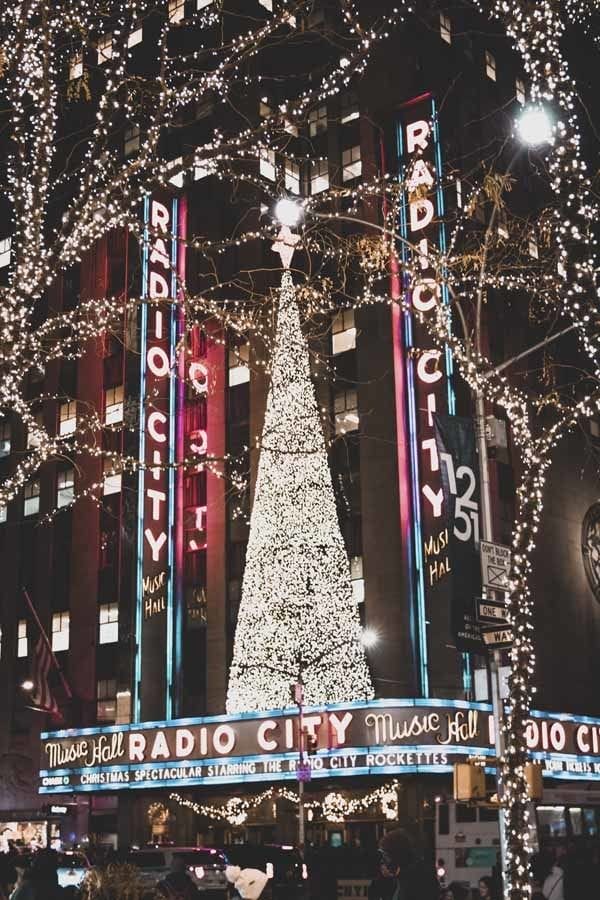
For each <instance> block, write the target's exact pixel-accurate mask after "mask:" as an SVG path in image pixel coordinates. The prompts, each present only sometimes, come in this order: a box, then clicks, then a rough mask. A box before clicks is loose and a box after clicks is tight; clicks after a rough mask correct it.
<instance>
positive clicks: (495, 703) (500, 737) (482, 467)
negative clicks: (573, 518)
mask: <svg viewBox="0 0 600 900" xmlns="http://www.w3.org/2000/svg"><path fill="white" fill-rule="evenodd" d="M475 404H476V431H477V449H478V456H479V480H480V485H481V537H482V538H483V540H484V541H492V540H493V526H492V495H491V491H490V472H489V465H488V451H487V442H486V439H485V429H486V422H485V400H484V396H483V393H482V392H481V391H477V393H476V395H475ZM501 661H502V656H501V653H500V650H494V651H493V652H492V654H491V655H490V657H489V669H490V687H491V693H492V712H493V716H494V746H495V750H496V786H497V787H496V789H497V792H498V800H499V802H500V806H499V809H498V825H499V827H500V859H501V862H502V872H501V875H502V881H503V883H504V873H505V871H506V861H507V854H506V827H505V821H504V818H505V817H504V807H503V806H502V769H501V766H500V759H501V758H502V757H503V756H504V731H503V727H502V726H503V720H504V710H503V707H502V698H501V696H500V665H501Z"/></svg>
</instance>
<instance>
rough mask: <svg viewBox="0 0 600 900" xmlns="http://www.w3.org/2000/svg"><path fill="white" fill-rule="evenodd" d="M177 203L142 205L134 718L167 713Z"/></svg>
mask: <svg viewBox="0 0 600 900" xmlns="http://www.w3.org/2000/svg"><path fill="white" fill-rule="evenodd" d="M178 207H179V204H178V200H177V199H173V198H172V197H171V196H169V195H168V194H167V192H161V193H160V194H158V193H157V194H154V195H152V196H151V197H147V198H146V200H145V202H144V252H143V271H142V297H143V299H144V302H143V303H142V310H141V314H140V423H139V427H140V444H139V459H140V462H141V463H142V465H141V467H140V470H139V477H138V553H137V605H136V643H137V652H136V662H135V683H134V705H133V711H134V719H135V720H136V721H151V720H157V719H168V718H170V717H171V716H172V712H173V709H172V705H173V696H172V684H173V648H174V633H173V631H174V621H175V609H174V568H175V567H174V540H173V538H174V509H175V465H174V464H175V459H176V457H175V446H176V442H175V419H176V392H175V386H176V368H175V345H176V336H177V315H176V306H175V303H174V300H173V298H175V296H176V292H177V278H176V274H177V262H178V252H177V240H176V238H177V236H178V229H179V218H178V216H179V209H178Z"/></svg>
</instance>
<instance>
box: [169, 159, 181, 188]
mask: <svg viewBox="0 0 600 900" xmlns="http://www.w3.org/2000/svg"><path fill="white" fill-rule="evenodd" d="M180 166H183V156H178V157H177V159H173V160H171V162H170V163H169V166H168V167H169V169H178V168H179V167H180ZM169 184H172V185H174V186H175V187H178V188H182V187H183V170H182V171H180V172H177V174H176V175H173V176H172V177H171V178H169Z"/></svg>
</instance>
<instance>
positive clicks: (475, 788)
mask: <svg viewBox="0 0 600 900" xmlns="http://www.w3.org/2000/svg"><path fill="white" fill-rule="evenodd" d="M454 799H455V800H485V772H484V770H483V768H482V767H481V766H475V765H473V763H456V764H455V766H454Z"/></svg>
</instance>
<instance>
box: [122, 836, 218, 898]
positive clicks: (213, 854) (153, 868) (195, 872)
mask: <svg viewBox="0 0 600 900" xmlns="http://www.w3.org/2000/svg"><path fill="white" fill-rule="evenodd" d="M174 856H180V857H183V859H184V860H185V864H186V868H187V871H188V874H189V876H190V878H191V879H192V881H193V882H194V884H195V885H196V887H197V888H198V890H199V891H226V890H227V885H228V882H227V879H226V877H225V868H226V866H227V865H228V861H227V856H226V855H225V853H224V852H223V850H218V849H216V848H215V847H171V846H165V847H147V848H144V849H142V850H131V851H130V852H129V853H128V854H127V856H126V858H125V862H127V863H129V864H130V865H132V866H136V867H137V868H138V869H139V872H140V881H141V882H142V886H143V887H144V888H154V887H156V885H157V884H158V883H159V881H162V880H163V878H166V876H167V875H168V873H169V872H170V871H171V862H172V860H173V857H174Z"/></svg>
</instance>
